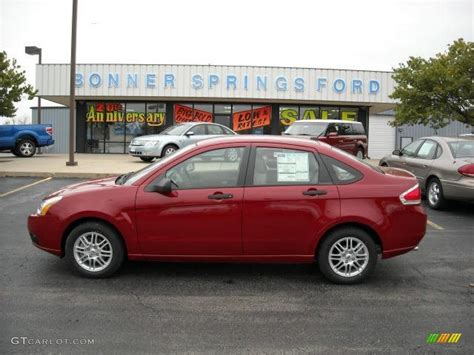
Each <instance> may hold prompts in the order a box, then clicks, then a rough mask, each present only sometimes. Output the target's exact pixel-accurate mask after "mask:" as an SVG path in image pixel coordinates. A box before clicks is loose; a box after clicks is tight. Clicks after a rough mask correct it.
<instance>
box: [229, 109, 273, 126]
mask: <svg viewBox="0 0 474 355" xmlns="http://www.w3.org/2000/svg"><path fill="white" fill-rule="evenodd" d="M271 118H272V107H271V106H264V107H260V108H256V109H253V110H248V111H240V112H235V113H234V114H233V115H232V127H233V130H234V131H235V132H238V131H245V130H247V129H251V128H258V127H263V126H268V125H269V124H270V121H271Z"/></svg>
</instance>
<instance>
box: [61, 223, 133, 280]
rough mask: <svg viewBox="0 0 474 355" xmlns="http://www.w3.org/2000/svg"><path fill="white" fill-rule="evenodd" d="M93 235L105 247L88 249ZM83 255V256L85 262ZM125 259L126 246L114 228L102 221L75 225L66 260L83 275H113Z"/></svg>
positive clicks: (97, 243) (98, 276) (67, 244)
mask: <svg viewBox="0 0 474 355" xmlns="http://www.w3.org/2000/svg"><path fill="white" fill-rule="evenodd" d="M94 238H95V244H94V245H101V244H102V247H101V248H97V247H96V248H92V250H88V249H87V248H88V247H89V246H88V245H87V242H89V243H90V242H93V241H94ZM104 243H105V244H104ZM99 256H101V260H102V261H103V262H104V263H103V264H102V262H101V261H100V259H99ZM81 258H83V260H82V263H81V262H80V260H81ZM124 259H125V248H124V246H123V242H122V239H121V238H120V236H119V235H118V234H117V232H115V231H114V230H113V229H112V228H111V227H109V226H107V225H105V224H102V223H100V222H85V223H82V224H80V225H78V226H77V227H75V228H74V229H73V230H72V231H71V233H69V235H68V237H67V240H66V260H68V262H69V263H70V264H71V265H72V266H73V267H74V269H75V270H76V271H77V272H78V273H79V274H80V275H81V276H84V277H88V278H105V277H109V276H112V275H113V274H114V273H115V272H116V271H118V269H120V267H121V266H122V263H123V261H124ZM94 266H95V269H96V270H94Z"/></svg>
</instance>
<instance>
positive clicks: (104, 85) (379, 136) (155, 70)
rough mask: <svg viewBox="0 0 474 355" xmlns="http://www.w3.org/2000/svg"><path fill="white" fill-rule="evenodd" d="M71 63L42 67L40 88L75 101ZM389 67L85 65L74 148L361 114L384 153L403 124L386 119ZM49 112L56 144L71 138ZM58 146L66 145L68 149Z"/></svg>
mask: <svg viewBox="0 0 474 355" xmlns="http://www.w3.org/2000/svg"><path fill="white" fill-rule="evenodd" d="M69 68H70V67H69V65H67V64H41V65H38V66H37V69H36V87H37V89H38V95H39V96H41V98H43V99H47V100H50V101H52V102H56V103H58V104H63V105H68V103H69V76H70V72H69ZM391 74H392V73H391V72H380V71H363V70H342V69H341V70H340V69H313V68H285V67H253V66H216V65H141V64H140V65H139V64H136V65H135V64H131V65H130V64H79V65H77V69H76V78H75V79H76V80H75V84H76V100H77V102H76V142H75V147H76V152H78V153H122V154H123V153H126V152H127V146H128V144H129V143H130V141H131V140H132V139H133V138H134V137H135V136H139V135H144V134H155V133H159V132H161V131H162V130H164V129H165V128H167V127H169V126H172V125H174V124H179V123H183V122H189V121H202V122H216V123H220V124H223V125H225V126H227V127H229V128H231V129H233V130H234V131H236V132H238V133H241V134H274V135H279V134H281V132H283V131H284V130H285V129H286V128H287V127H288V126H289V125H291V124H292V123H293V122H295V121H296V120H301V119H340V120H349V121H359V122H362V124H363V125H364V127H365V129H366V131H367V134H368V137H369V152H368V154H369V156H370V157H373V158H379V157H381V156H383V155H385V154H387V153H389V152H391V151H392V150H393V149H394V148H395V146H396V145H397V144H396V143H397V142H396V141H397V134H396V130H395V129H394V128H392V127H390V126H389V125H388V122H389V121H390V119H393V116H390V115H384V114H383V113H384V112H387V111H389V110H391V109H393V107H394V101H393V100H392V99H390V98H389V95H390V94H391V93H392V91H393V88H394V81H393V79H392V77H391ZM43 110H44V111H43V112H44V113H43V115H42V117H43V119H42V122H51V123H53V125H54V126H55V127H54V128H55V132H54V136H55V139H56V141H57V142H58V143H57V144H60V145H61V143H59V142H63V141H64V142H66V141H67V136H68V132H67V131H68V129H69V128H68V124H69V122H68V120H67V115H68V114H67V112H68V110H67V109H64V108H59V109H47V108H46V109H43ZM48 110H49V111H50V112H52V113H51V114H48V112H49V111H48ZM381 113H382V114H381ZM34 116H35V113H34ZM48 117H51V118H50V119H49V120H48ZM54 117H56V119H55V118H54ZM61 117H62V118H61ZM63 135H64V137H63V138H64V139H61V138H60V137H59V136H61V137H62V136H63ZM58 138H59V139H58ZM66 143H67V142H66ZM65 147H66V144H65V145H64V148H65ZM65 149H66V148H65ZM56 152H58V153H62V152H63V151H62V148H61V147H58V149H57V150H56Z"/></svg>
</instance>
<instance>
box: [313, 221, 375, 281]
mask: <svg viewBox="0 0 474 355" xmlns="http://www.w3.org/2000/svg"><path fill="white" fill-rule="evenodd" d="M317 261H318V264H319V269H320V270H321V272H322V273H323V275H324V276H326V278H327V279H329V280H330V281H332V282H335V283H338V284H355V283H359V282H361V281H363V280H365V279H366V278H367V277H368V276H369V275H370V274H371V273H372V271H373V270H374V269H375V265H376V264H377V249H376V246H375V243H374V241H373V239H372V238H371V237H370V235H368V234H367V232H365V231H364V230H362V229H359V228H353V227H350V228H341V229H336V230H335V231H333V232H331V233H330V234H329V235H328V236H327V237H326V238H325V239H324V240H323V242H322V244H321V246H320V247H319V249H318V255H317Z"/></svg>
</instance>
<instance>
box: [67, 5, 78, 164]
mask: <svg viewBox="0 0 474 355" xmlns="http://www.w3.org/2000/svg"><path fill="white" fill-rule="evenodd" d="M76 29H77V0H72V34H71V75H70V78H69V83H70V92H69V160H68V161H67V162H66V165H67V166H76V165H77V161H74V146H75V144H74V140H75V137H74V136H75V126H74V125H75V121H76V120H75V115H76V97H75V94H76V93H75V90H76V85H75V84H76Z"/></svg>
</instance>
